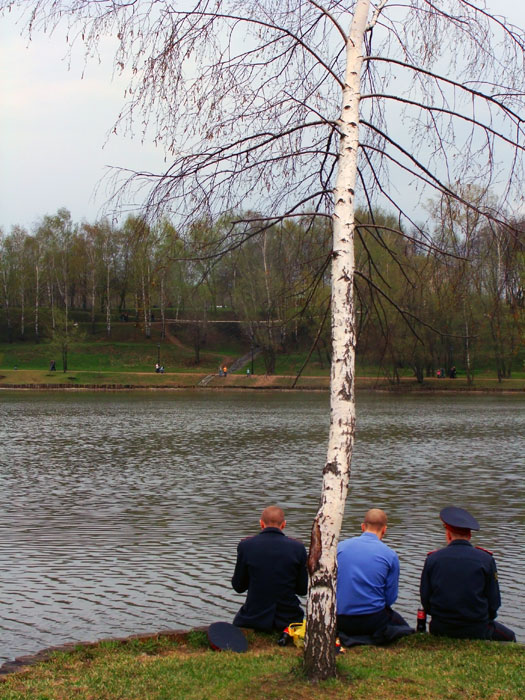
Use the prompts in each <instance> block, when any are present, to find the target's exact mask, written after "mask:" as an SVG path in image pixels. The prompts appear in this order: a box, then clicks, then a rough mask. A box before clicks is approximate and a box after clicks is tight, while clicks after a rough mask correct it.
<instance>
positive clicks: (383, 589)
mask: <svg viewBox="0 0 525 700" xmlns="http://www.w3.org/2000/svg"><path fill="white" fill-rule="evenodd" d="M361 530H362V531H363V532H362V534H361V535H360V536H359V537H352V538H351V539H349V540H344V541H343V542H339V544H338V545H337V567H338V572H337V629H338V631H340V632H343V633H345V634H347V635H354V636H355V635H372V636H374V637H375V638H376V639H377V641H380V637H381V636H382V633H383V631H384V630H385V628H386V627H387V626H388V625H394V626H398V625H399V626H405V627H408V625H407V623H406V621H405V620H404V619H403V618H402V617H401V615H399V614H398V613H396V612H395V611H394V610H392V608H391V605H392V604H393V603H394V602H395V601H396V599H397V587H398V581H399V559H398V556H397V554H396V553H395V552H394V551H393V550H392V549H390V547H387V546H386V544H384V543H383V542H382V539H383V537H384V536H385V533H386V531H387V517H386V513H385V512H384V511H383V510H380V509H379V508H372V509H371V510H369V511H368V512H367V513H366V515H365V518H364V522H362V523H361Z"/></svg>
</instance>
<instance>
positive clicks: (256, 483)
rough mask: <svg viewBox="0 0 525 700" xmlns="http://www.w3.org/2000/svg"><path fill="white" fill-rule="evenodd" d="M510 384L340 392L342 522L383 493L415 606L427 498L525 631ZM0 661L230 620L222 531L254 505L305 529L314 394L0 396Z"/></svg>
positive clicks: (312, 464)
mask: <svg viewBox="0 0 525 700" xmlns="http://www.w3.org/2000/svg"><path fill="white" fill-rule="evenodd" d="M524 405H525V403H524V401H523V399H521V398H520V397H514V396H507V397H503V396H502V397H420V396H417V397H407V398H395V397H390V396H388V395H384V396H383V395H381V396H366V397H365V396H360V397H359V398H358V413H359V422H358V439H357V444H356V452H355V459H354V465H353V473H352V485H351V493H350V496H349V500H348V504H347V508H346V516H345V523H344V527H343V536H345V537H346V536H351V535H353V534H358V531H359V523H360V522H361V519H362V515H363V513H364V511H365V510H366V509H367V508H368V507H370V506H371V505H374V506H378V507H383V508H385V510H387V512H388V515H389V518H390V523H389V525H390V527H389V530H388V534H387V540H386V541H387V543H388V544H390V545H391V546H393V547H394V548H395V549H396V550H397V552H398V553H399V555H400V559H401V569H402V572H401V582H400V597H399V601H398V603H397V605H396V608H397V609H398V610H399V611H400V612H401V613H402V614H403V615H405V616H406V617H407V618H408V619H409V620H410V621H415V612H416V609H417V606H418V600H417V598H418V583H419V575H420V571H421V567H422V565H423V562H424V558H425V554H426V552H427V551H428V550H431V549H435V548H436V547H439V546H442V545H443V544H444V542H443V530H442V528H441V527H440V522H439V519H438V517H437V514H438V512H439V510H440V509H441V508H442V507H443V506H444V505H449V504H457V505H461V506H464V507H466V508H469V509H470V510H472V512H473V513H474V515H475V516H476V517H477V518H478V520H479V521H480V523H481V525H482V531H481V532H480V533H479V534H478V535H476V542H478V543H479V544H481V545H482V546H484V547H486V548H488V549H490V550H493V551H494V553H495V555H496V558H497V562H498V567H499V573H500V585H501V589H502V596H503V606H502V609H501V611H500V619H501V620H502V622H504V623H507V624H508V625H509V626H512V627H514V628H515V629H516V631H517V633H518V637H519V639H520V640H521V641H525V621H524V619H523V609H524V607H525V606H524V603H525V595H524V593H523V591H522V587H521V582H522V580H523V576H522V574H523V562H524V554H523V553H524V549H525V548H524V535H523V528H522V526H523V523H524V512H523V505H522V486H523V476H524V464H523V457H522V453H523V443H522V442H520V440H521V441H522V436H523V427H524V419H523V407H524ZM0 412H1V415H2V421H1V423H0V440H1V443H2V451H1V455H0V486H1V495H0V499H1V500H0V505H1V508H0V526H1V529H2V537H1V540H0V596H1V600H2V616H1V619H0V632H1V634H0V640H1V641H0V660H1V659H5V658H13V657H14V656H17V655H20V654H22V653H30V652H33V651H36V650H38V649H40V648H42V647H45V646H49V645H51V644H59V643H63V642H66V641H72V640H88V639H96V638H100V637H103V636H123V635H126V634H132V633H138V632H146V631H155V630H159V629H168V628H181V627H187V626H192V625H199V624H208V623H210V622H212V621H214V620H220V619H226V620H228V619H230V618H231V617H232V615H233V613H234V612H235V611H236V609H237V608H238V606H239V605H240V604H241V602H242V600H243V596H239V595H238V594H236V593H234V592H233V590H232V589H231V588H230V578H231V574H232V570H233V564H234V561H235V551H236V544H237V542H238V540H239V539H240V538H241V537H244V536H246V535H249V534H252V533H255V532H256V528H257V520H258V516H259V514H260V511H261V510H262V508H263V507H264V506H265V505H267V504H269V503H274V502H276V503H279V504H282V505H283V506H284V507H285V509H286V514H287V520H288V523H289V525H288V528H287V532H288V534H290V535H291V536H295V537H299V538H301V539H303V541H305V542H306V543H307V542H308V540H309V528H310V524H311V521H312V517H313V515H314V512H315V510H316V507H317V504H318V498H319V490H320V483H321V477H320V474H321V469H322V466H323V460H324V453H325V447H326V436H327V428H328V397H327V396H326V395H325V394H302V393H301V394H291V393H285V394H272V393H250V392H243V393H231V394H229V393H224V394H218V393H211V392H210V393H197V392H192V393H189V392H174V393H170V394H169V395H165V394H162V395H157V394H129V395H123V394H118V395H114V394H75V395H55V394H42V393H39V394H23V395H21V394H17V395H13V394H2V395H0Z"/></svg>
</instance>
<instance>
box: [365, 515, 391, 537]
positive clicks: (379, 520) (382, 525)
mask: <svg viewBox="0 0 525 700" xmlns="http://www.w3.org/2000/svg"><path fill="white" fill-rule="evenodd" d="M386 527H387V518H386V513H385V511H384V510H381V509H380V508H371V509H370V510H368V511H367V512H366V513H365V519H364V521H363V522H362V523H361V530H362V531H363V532H373V533H374V534H375V535H377V536H378V537H379V539H382V538H383V536H384V534H385V532H386Z"/></svg>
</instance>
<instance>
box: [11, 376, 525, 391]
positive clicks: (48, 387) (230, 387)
mask: <svg viewBox="0 0 525 700" xmlns="http://www.w3.org/2000/svg"><path fill="white" fill-rule="evenodd" d="M0 391H52V392H57V391H65V392H75V391H78V392H87V391H113V392H124V391H133V392H135V391H148V392H150V391H161V392H167V391H204V392H206V391H211V392H218V391H272V392H273V391H282V392H304V391H309V392H312V391H313V392H328V391H329V384H328V379H327V382H326V385H325V386H319V385H317V386H313V385H308V384H305V385H303V386H296V387H290V386H282V385H279V384H272V383H264V384H259V385H256V384H253V385H247V384H223V385H222V386H213V385H211V386H210V385H207V386H199V385H197V384H193V385H187V384H180V385H177V384H172V385H164V386H159V385H158V384H157V385H155V384H112V383H111V384H110V383H108V384H74V385H72V384H36V383H31V384H0ZM356 392H357V393H384V394H425V395H436V394H439V395H441V394H523V393H525V383H524V386H523V387H521V388H518V387H505V386H502V387H501V388H500V387H483V386H479V385H478V386H471V387H450V388H446V387H433V386H430V385H428V384H424V385H422V386H421V385H416V384H407V383H402V384H400V385H397V384H393V385H391V386H389V385H387V384H379V385H366V384H364V385H363V384H362V383H360V382H358V383H357V385H356Z"/></svg>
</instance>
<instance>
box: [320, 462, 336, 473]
mask: <svg viewBox="0 0 525 700" xmlns="http://www.w3.org/2000/svg"><path fill="white" fill-rule="evenodd" d="M330 473H332V474H335V475H336V476H337V475H338V474H339V467H338V466H337V462H327V463H326V465H325V468H324V469H323V476H324V475H325V474H330Z"/></svg>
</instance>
